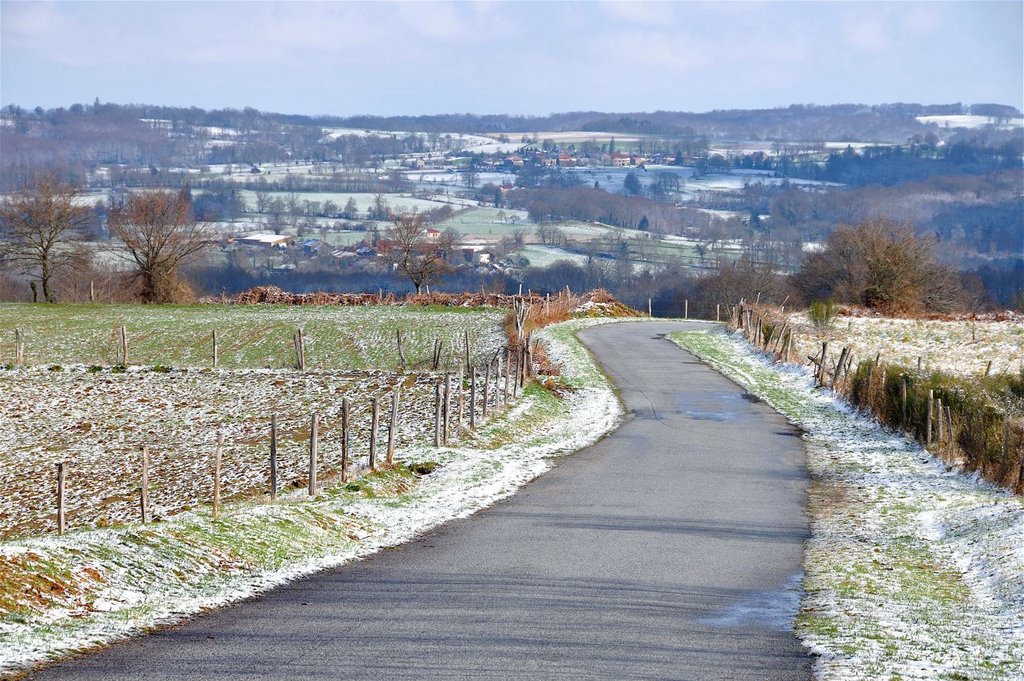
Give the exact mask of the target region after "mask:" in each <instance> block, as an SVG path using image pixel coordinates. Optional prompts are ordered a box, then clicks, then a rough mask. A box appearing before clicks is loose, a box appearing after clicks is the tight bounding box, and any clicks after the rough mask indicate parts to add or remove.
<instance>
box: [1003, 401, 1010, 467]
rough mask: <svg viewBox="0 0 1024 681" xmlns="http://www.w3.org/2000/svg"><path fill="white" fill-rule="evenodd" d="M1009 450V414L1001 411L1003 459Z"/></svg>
mask: <svg viewBox="0 0 1024 681" xmlns="http://www.w3.org/2000/svg"><path fill="white" fill-rule="evenodd" d="M1009 451H1010V415H1009V414H1008V413H1006V412H1003V460H1004V461H1005V460H1006V456H1007V453H1008V452H1009Z"/></svg>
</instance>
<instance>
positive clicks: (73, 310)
mask: <svg viewBox="0 0 1024 681" xmlns="http://www.w3.org/2000/svg"><path fill="white" fill-rule="evenodd" d="M504 314H505V313H504V312H503V311H501V310H493V309H450V308H437V309H435V308H416V307H398V306H363V307H328V306H278V305H237V306H221V305H198V306H157V305H153V306H141V305H29V304H2V305H0V365H2V364H10V363H13V362H14V355H15V352H14V330H15V329H16V328H20V329H22V331H23V333H24V338H25V363H26V364H29V365H39V364H58V365H69V364H84V365H89V366H92V365H103V366H109V365H112V364H116V363H118V361H119V359H118V347H119V341H118V337H119V333H118V329H119V328H120V327H121V326H122V325H124V326H125V327H126V330H127V334H128V363H129V364H136V365H149V366H153V365H161V366H170V367H208V366H210V365H211V361H212V360H211V358H212V342H211V334H212V332H213V330H214V329H216V330H217V334H218V345H219V365H220V366H221V367H222V368H225V369H259V368H271V369H278V368H287V367H290V366H293V365H294V362H295V352H294V346H293V343H292V336H293V334H294V333H295V331H296V329H298V328H300V327H301V328H303V329H304V332H305V335H306V366H307V368H308V369H312V370H317V369H341V370H353V371H366V370H391V369H395V368H397V367H398V365H399V359H398V354H397V344H396V335H397V334H396V332H397V331H398V330H399V329H401V331H402V336H403V346H404V348H403V349H404V353H405V357H406V360H407V362H408V364H409V365H410V368H412V367H415V366H419V367H423V366H425V365H426V364H427V363H429V362H430V358H431V357H432V355H433V351H434V341H435V340H440V341H441V342H442V343H443V344H444V345H443V350H442V359H443V361H442V368H443V367H448V368H451V367H457V366H459V365H460V363H461V361H462V358H463V357H464V353H465V345H464V338H465V334H466V332H468V333H469V335H470V339H471V351H472V353H473V355H474V356H475V361H477V363H481V364H482V363H485V362H486V360H485V359H484V358H485V357H488V358H489V357H490V354H491V353H493V352H494V351H495V350H496V349H497V348H498V347H500V346H501V345H502V344H503V342H504V341H503V336H502V330H501V324H502V320H503V318H504Z"/></svg>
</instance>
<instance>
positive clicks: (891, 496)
mask: <svg viewBox="0 0 1024 681" xmlns="http://www.w3.org/2000/svg"><path fill="white" fill-rule="evenodd" d="M672 338H673V340H675V342H676V343H678V344H679V345H680V346H682V347H683V348H685V349H686V350H688V351H690V352H693V353H694V354H696V355H697V356H699V357H700V358H701V359H702V360H704V361H705V362H707V363H708V364H709V365H711V366H712V367H714V368H715V369H717V370H719V371H721V372H722V373H723V374H725V375H727V376H729V377H730V378H732V379H734V380H735V381H737V382H738V383H739V384H740V385H742V386H743V387H744V388H746V389H747V390H749V391H750V392H751V393H753V394H755V395H757V396H758V397H761V398H762V399H764V400H765V401H767V402H768V403H769V404H771V405H772V406H773V407H774V408H775V409H777V410H778V411H780V412H781V413H782V414H783V415H785V416H786V417H787V418H788V419H789V420H790V421H791V422H792V423H794V424H795V425H797V426H799V427H800V428H802V429H803V430H804V431H805V433H806V434H805V436H804V442H805V447H806V451H807V464H808V469H809V472H810V474H811V478H812V481H811V487H810V490H809V493H808V511H809V514H810V517H811V531H812V537H811V539H810V540H809V542H808V546H807V549H806V555H805V565H804V569H805V576H804V591H805V595H804V599H803V602H802V604H801V612H800V615H799V617H798V619H797V623H796V631H797V634H798V635H799V636H800V638H801V639H802V640H803V642H804V644H805V645H806V646H807V647H808V648H809V649H810V650H811V651H812V652H813V653H815V654H816V655H818V656H819V659H818V661H817V663H816V665H815V673H816V675H817V677H818V678H822V679H1021V678H1024V502H1022V500H1021V498H1019V497H1014V496H1012V495H1011V494H1009V493H1008V492H1006V491H1004V490H1002V489H1000V488H997V487H995V486H993V485H989V484H987V483H985V482H983V481H979V480H977V479H975V478H972V477H966V476H963V475H961V474H959V473H957V472H955V471H952V470H948V469H947V468H946V467H945V466H943V465H942V463H941V462H938V461H936V460H935V459H933V458H932V457H931V456H930V455H929V454H928V453H927V452H925V451H923V450H922V449H921V447H920V446H919V445H918V444H917V443H915V442H913V441H912V440H910V439H908V438H905V437H903V436H902V435H900V434H896V433H892V432H889V431H886V430H884V429H883V428H881V427H880V426H878V424H876V423H875V422H874V421H873V420H871V419H870V418H867V417H865V416H863V415H861V414H859V413H857V412H855V411H854V410H852V409H851V408H850V407H849V406H848V405H846V404H845V403H843V402H841V401H839V400H837V399H836V398H835V395H834V394H833V393H831V392H825V391H820V390H816V389H814V387H813V380H812V378H811V376H810V375H809V374H808V373H807V371H806V370H804V369H802V368H798V367H792V366H777V365H773V364H772V363H771V360H770V359H769V358H768V356H767V355H764V354H762V353H759V352H757V351H756V350H753V349H752V348H751V347H750V346H749V345H748V344H747V343H746V342H745V341H744V340H743V339H742V338H741V337H739V336H733V335H728V334H726V333H724V332H722V331H710V332H709V331H694V332H683V333H677V334H673V335H672Z"/></svg>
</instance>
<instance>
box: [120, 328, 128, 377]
mask: <svg viewBox="0 0 1024 681" xmlns="http://www.w3.org/2000/svg"><path fill="white" fill-rule="evenodd" d="M121 366H124V367H126V366H128V330H127V329H126V328H124V326H122V327H121Z"/></svg>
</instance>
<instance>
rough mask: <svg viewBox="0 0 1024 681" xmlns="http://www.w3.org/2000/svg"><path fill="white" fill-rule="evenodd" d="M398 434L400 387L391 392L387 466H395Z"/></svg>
mask: <svg viewBox="0 0 1024 681" xmlns="http://www.w3.org/2000/svg"><path fill="white" fill-rule="evenodd" d="M397 434H398V386H397V385H396V386H395V389H394V390H393V391H392V392H391V421H390V422H389V423H388V453H387V459H386V461H387V465H388V466H389V467H390V466H393V465H394V464H395V437H396V435H397Z"/></svg>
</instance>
